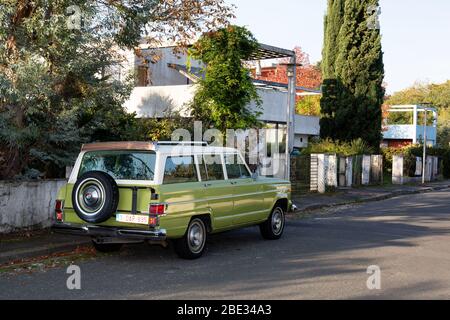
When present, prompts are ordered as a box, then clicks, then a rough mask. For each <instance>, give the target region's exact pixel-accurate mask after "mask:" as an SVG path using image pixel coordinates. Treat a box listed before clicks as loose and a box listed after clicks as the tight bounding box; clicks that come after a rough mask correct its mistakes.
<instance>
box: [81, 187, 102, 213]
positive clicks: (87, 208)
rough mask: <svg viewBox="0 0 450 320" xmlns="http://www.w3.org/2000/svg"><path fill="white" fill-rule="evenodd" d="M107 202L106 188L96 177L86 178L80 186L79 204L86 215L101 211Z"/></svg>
mask: <svg viewBox="0 0 450 320" xmlns="http://www.w3.org/2000/svg"><path fill="white" fill-rule="evenodd" d="M104 203H105V189H104V188H103V186H102V184H101V183H100V182H99V181H97V180H96V179H91V180H86V181H85V182H84V183H82V184H81V185H80V186H79V188H78V204H79V207H80V209H81V210H82V211H83V213H84V214H86V215H94V214H96V213H97V212H99V211H100V210H101V209H102V207H103V205H104Z"/></svg>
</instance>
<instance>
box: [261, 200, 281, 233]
mask: <svg viewBox="0 0 450 320" xmlns="http://www.w3.org/2000/svg"><path fill="white" fill-rule="evenodd" d="M284 224H285V215H284V210H283V208H282V207H280V206H278V205H277V206H275V208H273V210H272V213H271V214H270V216H269V219H267V220H266V221H265V222H263V223H262V224H260V225H259V230H260V231H261V235H262V236H263V238H264V239H267V240H278V239H280V238H281V236H282V235H283V231H284Z"/></svg>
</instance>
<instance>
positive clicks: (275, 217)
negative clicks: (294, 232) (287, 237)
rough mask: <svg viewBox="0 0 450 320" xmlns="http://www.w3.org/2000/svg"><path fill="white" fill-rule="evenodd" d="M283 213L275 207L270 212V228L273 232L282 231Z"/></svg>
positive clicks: (278, 232)
mask: <svg viewBox="0 0 450 320" xmlns="http://www.w3.org/2000/svg"><path fill="white" fill-rule="evenodd" d="M283 226H284V214H283V211H282V210H281V209H280V208H276V209H275V211H274V212H273V214H272V230H273V233H274V234H276V235H279V234H280V233H281V231H283Z"/></svg>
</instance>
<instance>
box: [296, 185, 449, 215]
mask: <svg viewBox="0 0 450 320" xmlns="http://www.w3.org/2000/svg"><path fill="white" fill-rule="evenodd" d="M449 188H450V185H447V186H437V187H427V188H424V189H419V190H410V191H395V192H392V193H388V194H383V195H379V196H374V197H369V198H361V199H357V200H351V201H345V202H338V203H332V204H314V205H310V206H307V207H305V208H302V209H300V210H297V211H295V212H293V213H290V215H295V214H296V213H305V212H311V211H317V210H320V209H327V208H335V207H341V206H348V205H351V204H359V203H365V202H376V201H382V200H387V199H391V198H395V197H398V196H404V195H409V194H420V193H427V192H431V191H439V190H445V189H449Z"/></svg>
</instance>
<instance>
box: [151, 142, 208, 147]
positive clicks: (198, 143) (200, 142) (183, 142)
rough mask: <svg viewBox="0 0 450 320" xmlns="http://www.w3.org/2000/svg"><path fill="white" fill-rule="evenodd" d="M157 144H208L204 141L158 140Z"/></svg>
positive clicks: (204, 145)
mask: <svg viewBox="0 0 450 320" xmlns="http://www.w3.org/2000/svg"><path fill="white" fill-rule="evenodd" d="M157 144H158V145H160V146H177V145H183V146H203V147H207V146H208V143H207V142H205V141H158V142H157Z"/></svg>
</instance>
